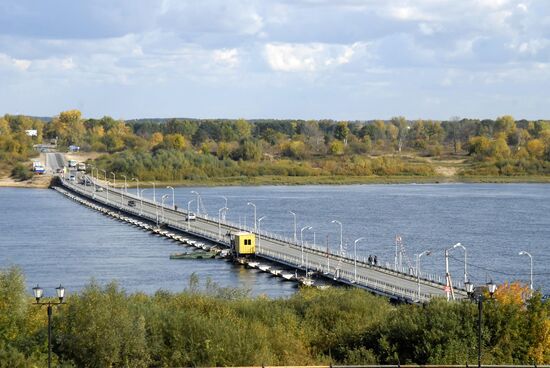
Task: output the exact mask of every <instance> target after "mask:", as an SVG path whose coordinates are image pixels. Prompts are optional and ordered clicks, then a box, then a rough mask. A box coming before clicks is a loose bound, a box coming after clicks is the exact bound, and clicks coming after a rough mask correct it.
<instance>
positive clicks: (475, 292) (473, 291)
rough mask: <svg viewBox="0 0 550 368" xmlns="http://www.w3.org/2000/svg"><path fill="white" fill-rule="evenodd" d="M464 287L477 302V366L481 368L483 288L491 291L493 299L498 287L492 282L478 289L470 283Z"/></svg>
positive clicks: (466, 283)
mask: <svg viewBox="0 0 550 368" xmlns="http://www.w3.org/2000/svg"><path fill="white" fill-rule="evenodd" d="M464 287H465V289H466V292H467V293H468V296H469V297H470V298H471V299H472V300H474V301H477V366H478V368H481V316H482V314H483V291H482V288H486V289H487V291H489V295H490V296H491V299H492V298H493V295H494V294H495V291H496V290H497V285H496V284H495V283H494V282H493V281H492V280H491V281H489V282H488V283H487V284H486V285H485V287H482V286H480V287H478V288H474V284H472V283H471V282H469V281H468V282H465V283H464Z"/></svg>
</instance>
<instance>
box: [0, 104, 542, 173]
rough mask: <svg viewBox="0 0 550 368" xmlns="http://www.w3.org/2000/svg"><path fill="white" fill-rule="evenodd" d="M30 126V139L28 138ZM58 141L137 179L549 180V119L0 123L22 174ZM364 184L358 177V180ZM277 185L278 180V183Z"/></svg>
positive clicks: (5, 148)
mask: <svg viewBox="0 0 550 368" xmlns="http://www.w3.org/2000/svg"><path fill="white" fill-rule="evenodd" d="M26 129H36V130H37V131H38V134H37V136H36V137H28V136H26V135H25V133H24V132H25V130H26ZM54 138H57V142H58V145H59V149H60V150H64V149H66V148H67V147H68V146H69V145H76V146H79V147H80V148H81V150H82V151H89V152H100V153H104V155H102V156H100V157H99V158H98V159H97V162H96V163H95V164H96V166H98V167H99V168H102V169H105V170H107V171H114V172H118V173H121V174H126V175H127V176H129V177H138V178H140V179H142V180H160V181H171V182H182V183H183V182H204V183H208V182H209V181H210V182H212V183H223V182H224V181H228V182H231V181H238V180H241V181H242V180H248V179H250V178H262V177H266V178H267V177H271V178H285V177H286V178H291V177H294V178H300V177H302V178H306V179H305V180H306V182H307V180H310V181H311V182H315V181H316V180H321V179H322V178H327V177H333V178H347V179H350V178H363V179H366V178H369V177H374V178H385V177H398V178H399V177H401V178H407V177H409V178H411V177H412V178H434V177H438V176H440V175H441V173H440V171H441V169H445V168H448V167H450V168H451V171H452V172H453V175H454V176H456V177H458V178H459V179H458V180H460V179H468V178H474V180H475V178H476V177H509V178H512V180H513V178H518V179H520V178H521V177H528V176H535V177H544V176H548V174H550V123H549V122H547V121H542V120H537V121H527V120H517V121H516V120H515V119H514V118H513V117H512V116H508V115H504V116H500V117H497V118H496V119H495V120H474V119H459V118H454V119H451V120H449V121H442V122H440V121H434V120H415V121H411V120H407V119H406V118H404V117H394V118H392V119H391V120H388V121H382V120H374V121H352V122H347V121H334V120H310V121H304V120H269V119H265V120H244V119H236V120H230V119H217V120H206V119H203V120H199V119H153V120H131V121H122V120H115V119H112V118H110V117H103V118H101V119H85V118H83V117H82V116H81V113H80V111H78V110H70V111H64V112H61V113H60V114H59V115H58V116H55V117H53V118H52V119H50V120H48V121H44V120H40V119H36V118H29V117H25V116H11V115H5V116H4V117H3V118H0V156H1V158H2V163H3V166H4V168H3V169H2V168H0V170H3V171H6V170H7V168H8V167H9V168H10V169H11V170H12V171H11V173H12V175H15V176H25V175H22V171H23V169H24V165H23V166H22V162H24V161H25V160H28V157H29V156H31V155H32V154H33V150H32V144H35V143H41V142H43V141H46V140H48V141H49V140H50V139H54ZM359 180H361V179H359ZM283 181H284V179H283Z"/></svg>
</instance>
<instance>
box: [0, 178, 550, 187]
mask: <svg viewBox="0 0 550 368" xmlns="http://www.w3.org/2000/svg"><path fill="white" fill-rule="evenodd" d="M50 181H51V176H49V175H43V176H35V177H34V178H33V179H31V180H25V181H16V180H14V179H13V178H0V187H13V188H47V187H48V186H49V185H50ZM155 183H156V186H157V187H161V186H167V185H171V186H178V187H192V186H204V187H214V186H260V185H352V184H354V185H357V184H442V183H457V184H458V183H494V184H499V183H500V184H513V183H533V184H537V183H538V184H547V183H550V176H452V177H449V176H256V177H227V178H212V179H200V180H180V181H155ZM127 184H128V187H129V188H133V187H136V183H135V182H131V183H127ZM120 185H121V182H120V181H117V187H120ZM150 186H151V184H150V183H148V182H145V181H144V182H140V187H143V188H145V187H150Z"/></svg>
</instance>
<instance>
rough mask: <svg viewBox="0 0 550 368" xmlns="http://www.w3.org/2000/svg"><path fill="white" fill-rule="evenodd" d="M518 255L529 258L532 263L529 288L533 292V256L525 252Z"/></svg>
mask: <svg viewBox="0 0 550 368" xmlns="http://www.w3.org/2000/svg"><path fill="white" fill-rule="evenodd" d="M518 254H519V255H520V256H529V260H530V261H531V279H530V280H531V282H530V283H529V288H530V289H531V291H533V257H532V256H531V253H529V252H526V251H524V250H522V251H521V252H519V253H518Z"/></svg>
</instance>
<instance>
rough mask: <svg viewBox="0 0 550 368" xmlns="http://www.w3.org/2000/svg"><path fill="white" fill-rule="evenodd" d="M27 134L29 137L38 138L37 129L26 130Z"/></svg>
mask: <svg viewBox="0 0 550 368" xmlns="http://www.w3.org/2000/svg"><path fill="white" fill-rule="evenodd" d="M25 133H27V135H28V136H29V137H36V136H38V130H36V129H29V130H25Z"/></svg>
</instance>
